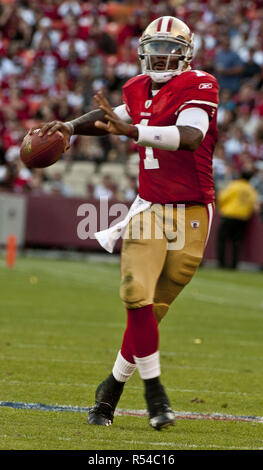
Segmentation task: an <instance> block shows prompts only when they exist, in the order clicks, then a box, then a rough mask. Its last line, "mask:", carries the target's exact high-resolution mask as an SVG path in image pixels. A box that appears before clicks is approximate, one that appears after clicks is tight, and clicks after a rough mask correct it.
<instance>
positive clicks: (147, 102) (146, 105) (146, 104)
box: [144, 100, 152, 109]
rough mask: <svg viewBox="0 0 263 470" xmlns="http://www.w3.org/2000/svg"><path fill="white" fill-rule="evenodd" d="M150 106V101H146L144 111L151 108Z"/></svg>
mask: <svg viewBox="0 0 263 470" xmlns="http://www.w3.org/2000/svg"><path fill="white" fill-rule="evenodd" d="M151 104H152V100H146V101H145V105H144V106H145V108H146V109H148V108H149V107H150V106H151Z"/></svg>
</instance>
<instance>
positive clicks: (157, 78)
mask: <svg viewBox="0 0 263 470" xmlns="http://www.w3.org/2000/svg"><path fill="white" fill-rule="evenodd" d="M184 65H185V62H184V61H182V60H179V63H178V68H177V69H176V70H174V71H167V72H154V71H151V70H147V71H145V72H144V73H146V74H147V75H149V76H150V77H151V79H152V80H153V82H155V83H165V82H168V81H169V80H171V78H173V77H176V76H177V75H181V73H183V72H186V71H187V70H190V69H191V67H190V65H188V67H186V69H185V70H182V69H183V66H184Z"/></svg>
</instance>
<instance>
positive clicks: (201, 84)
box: [198, 83, 213, 90]
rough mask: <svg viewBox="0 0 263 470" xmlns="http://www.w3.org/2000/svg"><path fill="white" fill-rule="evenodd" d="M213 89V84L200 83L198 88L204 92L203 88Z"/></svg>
mask: <svg viewBox="0 0 263 470" xmlns="http://www.w3.org/2000/svg"><path fill="white" fill-rule="evenodd" d="M212 87H213V83H200V85H199V87H198V88H199V89H200V90H202V89H203V88H212Z"/></svg>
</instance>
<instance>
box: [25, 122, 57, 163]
mask: <svg viewBox="0 0 263 470" xmlns="http://www.w3.org/2000/svg"><path fill="white" fill-rule="evenodd" d="M39 131H40V129H35V130H34V132H33V134H32V135H29V134H27V135H26V136H25V137H24V139H23V142H22V145H21V148H20V158H21V160H22V162H23V163H24V164H25V165H26V166H27V168H46V167H47V166H50V165H53V164H54V163H55V162H56V161H57V160H58V159H59V158H60V157H61V155H62V154H63V152H64V147H65V142H64V136H63V134H62V132H60V131H56V132H54V133H53V134H51V135H47V134H44V135H43V136H42V137H40V136H39V135H38V134H39Z"/></svg>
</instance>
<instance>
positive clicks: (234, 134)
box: [0, 0, 263, 202]
mask: <svg viewBox="0 0 263 470" xmlns="http://www.w3.org/2000/svg"><path fill="white" fill-rule="evenodd" d="M162 15H173V16H177V17H179V18H181V19H182V20H184V21H186V22H187V24H189V26H191V27H192V29H193V30H194V32H195V56H194V62H193V66H194V67H195V68H197V69H199V68H200V69H205V70H207V71H208V72H211V73H212V74H214V75H215V76H217V78H218V80H219V82H220V85H221V93H220V99H221V103H220V107H219V112H218V126H219V137H220V138H219V144H218V146H217V148H216V152H215V159H214V176H215V182H216V188H217V189H221V188H222V187H224V186H226V184H227V183H228V182H229V180H231V179H235V178H237V177H238V175H239V172H240V170H241V169H242V165H244V164H246V163H247V161H248V160H249V161H251V162H252V163H253V165H254V170H255V177H254V178H253V179H252V184H253V182H254V183H255V184H257V189H258V191H259V192H260V197H261V202H263V190H262V184H259V183H258V181H259V180H260V175H261V174H262V161H263V117H262V116H263V80H262V67H263V40H262V38H263V34H262V33H263V21H262V20H263V5H262V1H260V0H253V1H250V0H238V1H237V0H231V1H229V0H222V1H221V2H220V4H219V3H218V1H216V0H199V1H196V0H193V1H191V2H187V1H184V0H169V1H158V0H152V1H147V2H139V1H116V2H111V1H109V2H98V1H96V0H91V1H80V0H67V1H63V0H54V1H50V0H41V1H39V0H31V1H27V0H4V1H2V2H1V4H0V84H1V87H0V190H2V191H3V190H4V191H7V190H8V191H13V192H20V193H30V192H31V193H33V194H35V193H37V194H41V193H43V194H45V193H47V194H49V193H50V192H55V193H56V192H60V194H62V195H65V196H81V197H82V196H91V194H92V192H93V191H94V189H95V187H96V186H97V185H98V184H100V183H101V181H102V179H103V177H104V176H105V175H109V176H110V177H111V178H112V181H113V183H114V184H116V185H117V188H116V191H115V193H114V194H115V195H116V194H117V195H119V197H121V198H123V197H124V198H125V194H126V191H125V189H126V185H129V183H130V178H129V177H130V176H136V175H137V174H138V170H137V162H138V156H137V153H136V147H135V145H134V143H133V142H130V141H129V140H128V139H125V138H119V137H116V136H111V137H106V138H92V137H77V138H75V137H74V138H72V145H71V149H70V150H69V151H67V152H66V153H65V155H64V156H63V158H62V160H61V161H59V162H58V163H57V164H56V165H54V166H53V167H50V168H47V169H45V170H44V171H38V170H33V171H31V172H29V171H28V170H26V169H25V168H23V166H22V165H21V163H20V162H19V161H18V160H19V154H18V147H19V145H20V143H21V139H22V137H23V136H24V135H25V133H26V132H27V130H28V129H29V128H30V127H31V125H32V124H37V123H38V122H43V121H48V120H52V119H61V120H68V119H72V118H74V117H76V116H78V115H80V114H83V113H85V112H88V111H89V110H91V109H94V107H95V106H96V104H95V103H94V100H93V95H94V93H95V92H96V90H98V89H100V88H103V89H104V91H105V94H106V95H107V97H108V98H109V100H110V102H111V104H112V106H117V105H118V104H120V103H121V94H122V93H121V88H122V85H123V84H124V83H125V81H127V79H129V78H130V77H131V76H133V75H135V74H137V73H138V72H139V69H138V61H137V44H138V38H139V36H140V34H141V32H142V31H143V30H144V28H145V26H146V25H147V24H148V23H149V22H150V21H152V20H153V19H154V18H156V17H158V16H162ZM229 63H231V64H234V63H235V64H236V65H238V66H239V69H238V70H237V69H236V70H235V71H233V73H232V74H231V75H228V79H227V80H226V78H225V77H224V76H222V74H221V67H222V65H224V66H225V67H227V68H228V69H229V67H230V66H229ZM258 172H260V175H259V176H258Z"/></svg>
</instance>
